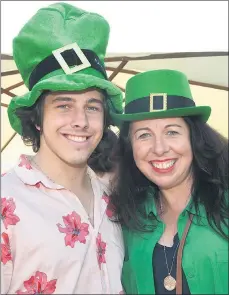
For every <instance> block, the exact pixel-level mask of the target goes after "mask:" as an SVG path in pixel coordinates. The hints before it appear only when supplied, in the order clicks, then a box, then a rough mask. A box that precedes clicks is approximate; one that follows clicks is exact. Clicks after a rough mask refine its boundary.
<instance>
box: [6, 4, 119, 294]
mask: <svg viewBox="0 0 229 295" xmlns="http://www.w3.org/2000/svg"><path fill="white" fill-rule="evenodd" d="M108 37H109V25H108V23H107V22H106V20H105V19H104V18H103V17H101V16H100V15H97V14H95V13H88V12H86V11H83V10H80V9H78V8H76V7H73V6H71V5H69V4H66V3H59V4H53V5H51V6H49V7H47V8H43V9H40V10H39V11H38V12H37V13H36V14H35V15H34V16H33V17H32V18H31V19H30V20H29V22H28V23H27V24H26V25H25V26H24V27H23V28H22V30H21V31H20V32H19V35H18V36H17V37H16V38H15V39H14V43H13V45H14V46H13V51H14V59H15V62H16V64H17V67H18V69H19V71H20V73H21V75H22V78H23V80H24V82H25V84H26V85H27V86H28V88H29V90H30V91H29V92H28V93H27V94H25V95H24V96H22V97H17V98H15V99H12V101H11V103H10V105H9V109H8V115H9V120H10V123H11V125H12V127H13V128H14V130H16V131H17V132H18V133H19V134H21V136H22V139H23V140H24V143H25V144H31V145H32V147H33V150H34V151H35V152H36V155H35V156H34V157H30V156H26V155H22V156H21V157H20V161H19V163H18V165H16V166H15V168H14V169H12V170H11V171H9V172H8V173H6V174H5V175H4V176H3V177H2V187H1V197H2V202H1V220H2V227H1V229H2V230H1V238H2V239H1V253H2V255H1V265H2V272H1V293H2V294H92V293H93V294H118V293H119V292H121V291H122V286H121V282H120V275H121V269H122V262H123V245H122V235H121V231H120V229H119V227H118V225H116V223H113V222H112V221H110V220H109V218H108V216H111V213H112V212H111V210H109V209H107V203H108V200H109V198H108V194H109V191H108V190H107V188H106V187H105V186H104V185H103V184H102V183H101V182H100V181H99V180H98V178H97V176H96V174H95V173H94V172H93V171H92V170H91V169H90V168H89V167H88V166H87V161H88V158H89V157H90V155H91V154H92V152H93V151H94V150H95V149H96V148H97V146H98V145H99V144H101V142H103V141H104V140H106V133H107V130H108V126H109V124H110V123H111V116H110V115H111V114H112V113H115V112H120V111H121V103H122V102H121V98H122V95H121V92H120V91H119V89H117V88H116V87H115V86H114V85H113V84H112V83H111V82H109V81H108V80H107V76H106V72H105V69H104V55H105V51H106V46H107V42H108Z"/></svg>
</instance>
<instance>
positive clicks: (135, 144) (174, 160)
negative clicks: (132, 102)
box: [130, 118, 193, 189]
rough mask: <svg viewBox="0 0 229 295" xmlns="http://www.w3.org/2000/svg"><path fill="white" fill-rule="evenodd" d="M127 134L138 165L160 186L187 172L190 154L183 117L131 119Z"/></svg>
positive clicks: (169, 185) (179, 180)
mask: <svg viewBox="0 0 229 295" xmlns="http://www.w3.org/2000/svg"><path fill="white" fill-rule="evenodd" d="M130 138H131V144H132V148H133V156H134V160H135V163H136V165H137V167H138V169H139V170H140V171H141V172H142V173H143V174H144V175H145V176H146V177H147V178H148V179H149V180H151V181H152V182H154V183H155V184H156V185H157V186H158V187H159V188H160V189H170V188H173V187H176V186H178V185H180V184H182V183H183V182H184V181H185V180H186V179H187V178H188V176H190V167H191V163H192V160H193V154H192V149H191V143H190V132H189V128H188V125H187V124H186V122H185V121H184V119H183V118H165V119H150V120H144V121H136V122H133V123H131V126H130Z"/></svg>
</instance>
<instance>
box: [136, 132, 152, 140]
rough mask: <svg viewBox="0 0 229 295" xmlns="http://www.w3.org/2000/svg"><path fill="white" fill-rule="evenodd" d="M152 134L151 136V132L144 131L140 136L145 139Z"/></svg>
mask: <svg viewBox="0 0 229 295" xmlns="http://www.w3.org/2000/svg"><path fill="white" fill-rule="evenodd" d="M150 136H151V135H150V133H143V134H140V135H138V138H140V139H144V138H147V137H150Z"/></svg>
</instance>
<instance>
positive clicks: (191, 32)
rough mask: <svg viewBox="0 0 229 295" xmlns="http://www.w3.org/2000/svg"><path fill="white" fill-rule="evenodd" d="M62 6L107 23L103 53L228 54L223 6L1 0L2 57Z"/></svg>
mask: <svg viewBox="0 0 229 295" xmlns="http://www.w3.org/2000/svg"><path fill="white" fill-rule="evenodd" d="M56 2H66V3H70V4H72V5H75V6H78V7H80V8H82V9H85V10H88V11H92V12H97V13H100V14H102V15H103V16H104V17H105V18H106V19H107V20H108V22H109V23H110V27H111V32H110V40H109V44H108V49H107V52H109V53H141V52H144V53H145V52H152V53H153V52H154V53H155V52H185V51H228V1H1V53H5V54H11V53H12V40H13V38H14V37H15V36H16V35H17V34H18V32H19V30H20V29H21V27H22V26H23V25H24V24H25V23H26V22H27V21H28V20H29V19H30V18H31V17H32V15H33V14H34V13H36V11H37V10H38V9H39V8H41V7H45V6H48V5H49V4H52V3H56Z"/></svg>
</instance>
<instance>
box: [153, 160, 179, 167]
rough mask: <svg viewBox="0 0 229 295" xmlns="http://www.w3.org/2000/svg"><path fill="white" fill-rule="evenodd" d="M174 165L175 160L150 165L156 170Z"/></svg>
mask: <svg viewBox="0 0 229 295" xmlns="http://www.w3.org/2000/svg"><path fill="white" fill-rule="evenodd" d="M174 163H175V160H172V161H168V162H157V163H155V162H154V163H152V165H153V166H154V167H156V168H158V169H167V168H169V167H171V166H173V164H174Z"/></svg>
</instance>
